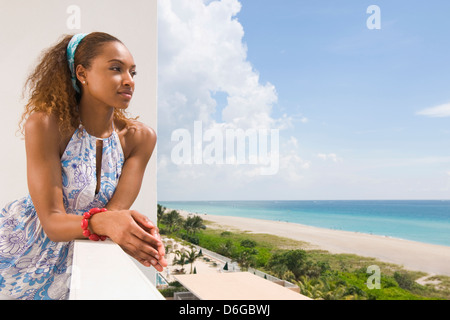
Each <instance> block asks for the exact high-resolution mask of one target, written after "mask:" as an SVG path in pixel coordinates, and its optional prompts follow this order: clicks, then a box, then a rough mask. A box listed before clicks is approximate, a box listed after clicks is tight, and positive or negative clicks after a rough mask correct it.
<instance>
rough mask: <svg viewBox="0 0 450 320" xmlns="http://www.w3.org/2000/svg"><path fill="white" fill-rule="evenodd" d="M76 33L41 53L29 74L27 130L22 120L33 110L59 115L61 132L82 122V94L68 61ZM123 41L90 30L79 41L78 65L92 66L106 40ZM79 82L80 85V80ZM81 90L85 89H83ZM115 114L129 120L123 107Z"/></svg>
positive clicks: (26, 83)
mask: <svg viewBox="0 0 450 320" xmlns="http://www.w3.org/2000/svg"><path fill="white" fill-rule="evenodd" d="M72 36H73V35H64V36H62V38H61V40H59V42H58V43H57V44H56V45H54V46H52V47H50V48H49V49H47V50H45V51H44V52H43V53H42V57H41V59H40V62H39V63H38V65H37V66H36V68H35V69H34V70H33V72H31V74H30V75H29V76H28V78H27V80H26V82H25V86H24V89H23V93H24V96H25V94H26V93H27V92H29V98H28V103H27V104H26V105H25V111H24V113H23V114H22V117H21V120H20V124H19V127H20V130H21V132H22V134H23V133H24V127H23V123H24V122H25V121H26V119H27V118H28V116H29V115H31V114H32V113H34V112H39V111H41V112H45V113H47V114H48V115H50V114H52V115H54V116H55V117H56V119H57V120H58V124H59V130H60V132H61V133H62V134H68V133H70V132H73V131H74V130H75V129H76V128H78V125H79V124H80V114H79V112H78V103H79V102H80V99H81V94H82V91H81V94H80V93H77V92H76V91H75V89H74V87H73V85H72V81H71V73H70V69H69V65H68V62H67V53H66V49H67V45H68V44H69V42H70V40H71V39H72ZM114 41H117V42H120V43H122V42H121V41H120V40H118V39H117V38H115V37H113V36H111V35H109V34H107V33H103V32H93V33H90V34H88V35H87V36H86V37H85V38H84V39H83V40H82V41H81V42H80V44H79V45H78V47H77V50H76V52H75V67H76V66H77V65H79V64H81V65H83V66H84V67H85V68H90V66H91V62H92V59H93V58H95V57H96V56H97V55H98V54H100V51H101V46H102V45H103V44H105V43H107V42H114ZM77 85H78V87H79V88H81V85H80V83H79V81H78V80H77ZM81 90H82V89H81ZM114 118H115V119H118V120H122V121H124V122H125V123H126V124H128V123H129V120H130V119H129V118H128V116H127V114H126V112H125V111H124V110H123V109H116V108H115V109H114Z"/></svg>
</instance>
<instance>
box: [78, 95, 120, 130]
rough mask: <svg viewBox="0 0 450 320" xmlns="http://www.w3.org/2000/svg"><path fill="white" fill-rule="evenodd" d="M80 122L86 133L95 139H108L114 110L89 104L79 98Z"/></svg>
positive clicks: (111, 128)
mask: <svg viewBox="0 0 450 320" xmlns="http://www.w3.org/2000/svg"><path fill="white" fill-rule="evenodd" d="M78 107H79V112H80V120H81V123H82V124H83V126H84V128H85V129H86V131H87V132H88V133H89V134H90V135H92V136H95V137H97V138H108V137H109V136H110V135H111V134H112V130H113V126H112V122H113V119H114V108H113V107H108V106H105V105H100V104H95V103H92V102H91V103H89V102H88V101H83V98H81V101H80V104H79V106H78Z"/></svg>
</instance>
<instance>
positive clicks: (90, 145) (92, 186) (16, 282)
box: [0, 125, 124, 300]
mask: <svg viewBox="0 0 450 320" xmlns="http://www.w3.org/2000/svg"><path fill="white" fill-rule="evenodd" d="M113 129H114V127H113ZM97 140H102V141H103V148H102V162H101V178H100V181H101V182H100V189H99V191H98V192H97V193H96V188H97V169H96V142H97ZM123 163H124V154H123V150H122V146H121V144H120V140H119V136H118V135H117V133H116V132H115V130H113V133H112V134H111V135H110V137H108V138H105V139H100V138H96V137H94V136H92V135H90V134H89V133H88V132H87V131H86V129H85V128H84V127H83V126H82V125H80V126H79V127H78V128H77V129H76V130H75V132H74V134H73V135H72V137H71V139H70V141H69V143H68V145H67V147H66V149H65V151H64V153H63V155H62V157H61V169H62V170H61V172H62V189H63V203H64V207H65V209H66V212H67V214H76V215H82V214H83V213H84V212H85V211H87V210H89V209H91V208H95V207H99V208H102V207H104V206H105V205H106V204H107V203H108V202H109V200H110V199H111V198H112V196H113V194H114V192H115V189H116V186H117V184H118V182H119V178H120V175H121V172H122V167H123ZM72 256H73V241H70V242H53V241H51V240H50V239H49V238H48V237H47V235H46V234H45V232H44V230H43V228H42V226H41V224H40V221H39V218H38V216H37V213H36V210H35V208H34V205H33V202H32V200H31V197H30V195H29V194H28V195H27V196H25V197H23V198H21V199H19V200H15V201H12V202H10V203H8V204H7V205H6V206H5V207H4V208H3V209H2V211H1V212H0V294H2V295H5V296H9V297H10V298H14V299H24V300H25V299H27V300H64V299H68V297H69V292H70V275H71V270H72Z"/></svg>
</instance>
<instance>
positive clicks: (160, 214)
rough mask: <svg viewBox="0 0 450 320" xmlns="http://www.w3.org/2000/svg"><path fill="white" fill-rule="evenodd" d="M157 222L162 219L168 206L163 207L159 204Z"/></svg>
mask: <svg viewBox="0 0 450 320" xmlns="http://www.w3.org/2000/svg"><path fill="white" fill-rule="evenodd" d="M157 209H158V210H157V224H158V223H159V222H160V221H161V220H162V217H163V215H164V212H165V211H166V207H163V206H162V205H160V204H157Z"/></svg>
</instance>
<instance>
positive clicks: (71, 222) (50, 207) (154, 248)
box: [25, 112, 164, 270]
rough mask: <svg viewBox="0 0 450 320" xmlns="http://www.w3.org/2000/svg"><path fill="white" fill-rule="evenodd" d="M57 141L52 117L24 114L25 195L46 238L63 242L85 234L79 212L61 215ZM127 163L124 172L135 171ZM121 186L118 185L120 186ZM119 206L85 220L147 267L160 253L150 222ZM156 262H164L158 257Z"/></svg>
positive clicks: (58, 137)
mask: <svg viewBox="0 0 450 320" xmlns="http://www.w3.org/2000/svg"><path fill="white" fill-rule="evenodd" d="M60 144H61V135H60V133H59V128H58V124H57V121H56V119H55V118H54V117H53V116H51V115H46V114H44V113H40V112H37V113H34V114H32V115H30V117H29V118H28V119H27V122H26V124H25V147H26V154H27V179H28V188H29V192H30V196H31V199H32V201H33V204H34V207H35V209H36V212H37V214H38V217H39V220H40V222H41V224H42V227H43V229H44V232H45V233H46V234H47V236H48V237H49V239H50V240H52V241H55V242H66V241H71V240H74V239H79V238H85V237H84V236H83V234H82V229H81V226H80V223H81V219H82V217H81V216H77V215H72V214H67V213H66V211H65V209H64V205H63V192H62V173H61V159H60ZM147 161H148V160H147ZM131 164H133V161H132V162H131ZM132 167H134V166H132V165H127V168H130V169H127V170H126V171H129V172H131V173H133V172H135V173H136V172H137V171H135V170H132ZM125 169H126V167H125V166H124V173H125V177H127V176H128V175H127V174H126V171H125ZM141 170H142V169H141ZM140 179H142V177H141V178H140ZM125 181H128V182H130V183H133V181H131V180H129V179H125ZM135 182H139V186H138V187H132V186H131V185H129V186H128V187H130V190H134V191H132V192H131V193H130V195H132V194H133V195H134V193H135V192H138V191H139V187H140V182H141V180H139V179H137V180H135ZM123 185H124V184H123V183H122V186H123ZM121 189H122V190H123V189H125V187H122V188H121ZM121 193H126V190H124V191H121V192H120V193H119V195H120V194H121ZM118 198H119V200H121V199H123V198H122V197H118ZM134 198H135V196H134ZM134 198H133V201H134ZM127 199H128V200H121V201H120V202H117V204H119V203H128V201H131V199H129V198H127ZM123 201H125V202H123ZM130 205H131V204H130ZM122 206H123V205H115V206H114V203H113V205H112V206H111V207H109V208H108V212H107V214H97V215H95V216H94V217H92V218H91V219H90V223H89V225H90V227H91V229H92V230H93V231H94V232H96V233H98V234H101V235H106V236H108V237H110V238H111V239H112V240H113V241H114V242H116V243H117V244H119V245H120V246H121V247H122V249H124V251H125V252H127V253H129V254H130V255H131V256H133V257H134V258H136V259H137V260H138V261H140V262H141V263H143V264H144V265H147V266H148V265H150V263H152V264H154V265H156V262H157V261H156V260H160V258H161V257H160V253H159V252H158V249H159V251H160V252H161V246H162V244H161V241H160V240H159V239H158V238H157V236H155V235H154V234H153V235H152V234H151V233H149V232H146V230H145V229H148V230H154V228H155V227H154V225H153V224H152V223H151V222H150V221H148V219H146V218H145V216H143V215H142V214H140V213H138V212H136V211H132V210H128V208H126V210H123V209H125V207H123V208H120V207H122ZM153 233H154V231H153ZM155 259H156V260H155ZM149 262H150V263H149ZM160 265H163V266H164V262H163V263H160ZM155 268H157V269H161V270H162V268H160V266H155Z"/></svg>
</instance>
